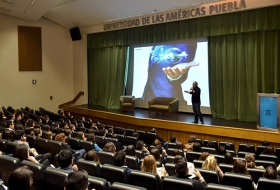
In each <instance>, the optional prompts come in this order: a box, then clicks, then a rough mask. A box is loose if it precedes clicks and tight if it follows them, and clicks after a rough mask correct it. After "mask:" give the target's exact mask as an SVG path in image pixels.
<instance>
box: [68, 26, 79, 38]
mask: <svg viewBox="0 0 280 190" xmlns="http://www.w3.org/2000/svg"><path fill="white" fill-rule="evenodd" d="M69 31H70V34H71V38H72V41H77V40H81V39H82V35H81V32H80V28H79V27H74V28H71V29H70V30H69Z"/></svg>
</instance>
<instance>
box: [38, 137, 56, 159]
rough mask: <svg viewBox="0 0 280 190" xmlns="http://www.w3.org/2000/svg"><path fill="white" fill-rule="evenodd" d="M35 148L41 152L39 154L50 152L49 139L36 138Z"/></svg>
mask: <svg viewBox="0 0 280 190" xmlns="http://www.w3.org/2000/svg"><path fill="white" fill-rule="evenodd" d="M36 144H37V145H36V149H37V150H38V151H39V152H40V153H41V154H45V153H48V152H50V150H49V141H48V140H47V139H43V138H37V140H36ZM54 155H55V154H52V156H54Z"/></svg>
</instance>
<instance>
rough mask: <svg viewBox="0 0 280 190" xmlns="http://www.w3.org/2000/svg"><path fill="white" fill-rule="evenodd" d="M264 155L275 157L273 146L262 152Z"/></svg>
mask: <svg viewBox="0 0 280 190" xmlns="http://www.w3.org/2000/svg"><path fill="white" fill-rule="evenodd" d="M262 154H269V155H274V151H273V148H272V147H271V146H266V147H265V148H264V150H263V152H262Z"/></svg>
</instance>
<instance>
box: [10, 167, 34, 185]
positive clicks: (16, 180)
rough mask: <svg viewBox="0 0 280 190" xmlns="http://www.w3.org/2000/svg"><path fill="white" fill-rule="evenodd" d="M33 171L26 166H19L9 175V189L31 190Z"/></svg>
mask: <svg viewBox="0 0 280 190" xmlns="http://www.w3.org/2000/svg"><path fill="white" fill-rule="evenodd" d="M32 175H33V172H32V171H31V170H29V168H28V167H27V166H23V167H19V168H17V169H16V170H15V171H13V173H12V174H11V175H10V177H9V181H8V187H9V190H19V189H20V190H32V189H33V188H32V183H33V178H32Z"/></svg>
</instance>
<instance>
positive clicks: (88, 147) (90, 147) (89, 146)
mask: <svg viewBox="0 0 280 190" xmlns="http://www.w3.org/2000/svg"><path fill="white" fill-rule="evenodd" d="M80 148H81V149H85V150H86V152H88V151H90V150H93V149H94V144H93V142H90V141H81V142H80Z"/></svg>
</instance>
